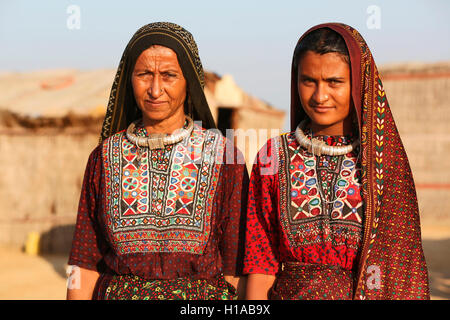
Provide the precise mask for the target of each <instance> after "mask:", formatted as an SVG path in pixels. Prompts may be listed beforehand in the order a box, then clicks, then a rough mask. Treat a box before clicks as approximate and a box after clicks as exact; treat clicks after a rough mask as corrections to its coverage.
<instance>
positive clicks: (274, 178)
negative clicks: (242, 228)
mask: <svg viewBox="0 0 450 320" xmlns="http://www.w3.org/2000/svg"><path fill="white" fill-rule="evenodd" d="M319 138H321V139H323V140H324V141H325V142H326V143H327V144H328V145H331V146H338V145H347V144H349V143H351V140H349V139H348V138H347V137H331V136H330V137H319ZM274 155H276V157H275V156H274ZM257 159H258V162H257V163H256V164H255V165H254V167H253V170H252V180H251V184H250V190H249V202H248V208H249V209H248V222H247V239H248V240H247V242H246V243H247V244H246V255H245V270H244V272H245V273H262V274H272V275H275V274H277V273H278V272H279V271H280V272H281V271H284V269H285V268H287V267H289V266H292V265H293V264H292V263H293V262H296V263H301V264H302V265H304V266H307V265H322V266H333V267H334V268H335V269H337V270H347V271H348V272H347V273H348V274H350V276H349V277H348V278H347V279H346V281H347V282H350V283H346V284H345V285H346V287H347V288H352V281H353V277H352V276H351V274H352V270H353V268H354V266H355V258H356V256H357V253H358V249H359V245H360V242H361V237H362V222H363V217H362V214H363V210H362V199H361V192H360V170H359V169H358V168H357V166H356V163H357V154H356V153H355V152H352V153H350V154H347V155H343V156H326V155H322V156H313V155H312V154H311V153H308V151H306V150H305V149H304V148H302V147H301V146H300V145H299V144H298V142H297V141H296V139H295V135H294V133H290V134H285V135H282V136H281V137H279V138H274V139H272V140H269V141H268V143H267V145H266V148H263V149H262V150H261V151H260V153H259V154H258V158H257ZM275 159H276V160H275ZM319 188H320V190H319ZM321 194H323V195H324V196H325V199H326V202H325V201H323V200H322V199H321ZM294 270H295V267H294ZM283 277H286V274H285V275H284V276H281V277H279V278H278V283H277V284H276V285H275V286H274V290H282V289H279V287H281V286H282V284H281V279H282V278H283ZM294 282H295V283H297V281H294ZM277 287H278V289H277ZM287 287H289V288H290V290H292V289H293V287H292V285H290V286H289V285H287ZM303 290H306V292H304V291H303ZM297 291H298V292H292V294H293V296H290V298H300V297H303V298H305V296H306V293H307V289H306V288H297ZM316 291H317V290H316ZM325 294H326V293H325ZM273 295H274V292H272V298H275V297H274V296H273ZM333 297H334V298H341V299H344V298H350V297H351V291H350V292H349V291H348V290H347V291H346V292H345V293H344V294H343V295H342V296H341V295H333V294H331V293H328V295H327V298H333ZM317 298H320V297H317Z"/></svg>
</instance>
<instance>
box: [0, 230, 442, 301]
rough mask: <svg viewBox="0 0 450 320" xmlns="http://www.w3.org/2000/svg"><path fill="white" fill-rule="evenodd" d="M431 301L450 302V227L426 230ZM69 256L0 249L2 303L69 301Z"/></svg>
mask: <svg viewBox="0 0 450 320" xmlns="http://www.w3.org/2000/svg"><path fill="white" fill-rule="evenodd" d="M422 237H423V248H424V251H425V256H426V259H427V263H428V269H429V273H430V285H431V298H432V299H446V300H450V227H422ZM66 262H67V258H66V257H65V256H49V255H47V256H31V255H27V254H25V253H23V252H20V251H19V250H14V249H8V248H1V247H0V284H1V285H0V299H2V300H60V299H65V297H66V276H65V273H66V271H65V269H66Z"/></svg>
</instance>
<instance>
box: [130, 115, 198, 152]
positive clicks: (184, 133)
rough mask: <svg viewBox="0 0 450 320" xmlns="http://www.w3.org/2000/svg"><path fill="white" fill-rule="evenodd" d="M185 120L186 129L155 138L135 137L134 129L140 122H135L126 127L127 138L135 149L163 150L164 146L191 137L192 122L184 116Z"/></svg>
mask: <svg viewBox="0 0 450 320" xmlns="http://www.w3.org/2000/svg"><path fill="white" fill-rule="evenodd" d="M186 120H187V121H188V126H187V128H186V129H185V128H181V129H179V130H177V131H178V132H176V133H174V134H170V135H167V136H166V135H164V134H158V135H156V137H155V135H153V136H151V137H138V136H136V134H135V133H134V131H135V128H136V124H137V123H138V122H139V121H140V120H137V121H134V122H132V123H131V124H130V125H129V126H128V129H127V138H128V140H130V141H131V142H132V143H133V144H135V145H136V146H137V147H146V148H149V149H150V150H154V149H163V148H164V146H166V145H170V144H175V143H178V142H180V141H182V140H183V139H185V138H187V137H188V136H190V135H191V133H192V130H193V128H194V122H193V121H192V119H191V118H190V117H189V116H186Z"/></svg>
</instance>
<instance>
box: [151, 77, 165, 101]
mask: <svg viewBox="0 0 450 320" xmlns="http://www.w3.org/2000/svg"><path fill="white" fill-rule="evenodd" d="M162 94H163V86H162V82H161V77H160V76H159V75H158V74H157V75H155V76H154V77H153V79H152V81H151V83H150V86H149V87H148V95H149V96H150V97H151V98H153V99H158V98H159V97H160V96H161V95H162Z"/></svg>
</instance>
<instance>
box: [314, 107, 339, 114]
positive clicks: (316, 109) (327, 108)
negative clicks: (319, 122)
mask: <svg viewBox="0 0 450 320" xmlns="http://www.w3.org/2000/svg"><path fill="white" fill-rule="evenodd" d="M313 109H314V111H316V112H319V113H323V112H327V111H329V110H331V109H334V107H330V106H315V107H313Z"/></svg>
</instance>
